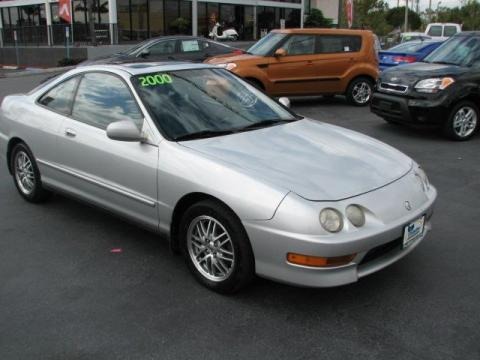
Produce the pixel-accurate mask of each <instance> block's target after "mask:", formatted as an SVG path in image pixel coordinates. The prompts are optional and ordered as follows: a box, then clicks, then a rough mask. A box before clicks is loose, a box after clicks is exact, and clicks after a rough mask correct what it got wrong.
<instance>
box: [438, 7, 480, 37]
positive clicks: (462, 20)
mask: <svg viewBox="0 0 480 360" xmlns="http://www.w3.org/2000/svg"><path fill="white" fill-rule="evenodd" d="M432 21H435V22H453V23H457V24H462V25H463V28H462V29H463V30H477V29H480V2H479V1H478V0H467V1H464V2H463V4H462V6H461V7H458V6H457V7H454V8H447V7H440V8H438V9H437V11H435V12H434V16H433V17H432Z"/></svg>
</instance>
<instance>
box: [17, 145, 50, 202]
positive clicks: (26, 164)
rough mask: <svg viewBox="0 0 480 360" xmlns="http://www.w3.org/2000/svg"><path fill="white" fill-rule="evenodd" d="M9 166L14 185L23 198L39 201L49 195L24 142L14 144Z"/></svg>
mask: <svg viewBox="0 0 480 360" xmlns="http://www.w3.org/2000/svg"><path fill="white" fill-rule="evenodd" d="M10 166H11V169H12V174H13V180H14V182H15V186H16V188H17V190H18V192H19V193H20V195H21V196H22V197H23V198H24V199H25V200H27V201H29V202H32V203H39V202H42V201H44V200H46V199H47V198H48V197H49V195H50V192H49V191H47V190H45V189H44V188H43V186H42V180H41V177H40V171H39V170H38V166H37V163H36V161H35V158H34V157H33V154H32V152H31V151H30V149H29V148H28V147H27V145H25V144H24V143H19V144H17V145H15V147H14V148H13V150H12V155H11V158H10Z"/></svg>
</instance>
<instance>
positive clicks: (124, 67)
mask: <svg viewBox="0 0 480 360" xmlns="http://www.w3.org/2000/svg"><path fill="white" fill-rule="evenodd" d="M205 68H216V66H213V65H209V64H203V63H200V64H198V63H191V62H180V61H164V62H158V61H157V62H126V63H117V64H97V65H95V64H92V65H85V66H82V67H78V68H76V69H75V70H78V72H86V71H110V72H119V71H123V72H126V73H128V74H130V75H140V74H147V73H153V72H161V71H176V70H190V69H205ZM75 70H74V72H77V71H75Z"/></svg>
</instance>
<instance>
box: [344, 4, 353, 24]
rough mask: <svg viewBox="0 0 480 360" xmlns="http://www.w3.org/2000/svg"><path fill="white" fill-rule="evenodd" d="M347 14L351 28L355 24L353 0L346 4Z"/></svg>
mask: <svg viewBox="0 0 480 360" xmlns="http://www.w3.org/2000/svg"><path fill="white" fill-rule="evenodd" d="M345 13H346V15H347V25H348V27H349V28H351V27H352V24H353V0H347V1H346V2H345Z"/></svg>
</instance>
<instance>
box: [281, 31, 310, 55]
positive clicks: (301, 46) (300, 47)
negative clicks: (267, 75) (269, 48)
mask: <svg viewBox="0 0 480 360" xmlns="http://www.w3.org/2000/svg"><path fill="white" fill-rule="evenodd" d="M282 47H283V48H284V49H285V50H286V51H287V55H307V54H313V53H315V36H314V35H293V36H290V37H289V38H288V40H287V41H286V42H285V44H284V45H283V46H282Z"/></svg>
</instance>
